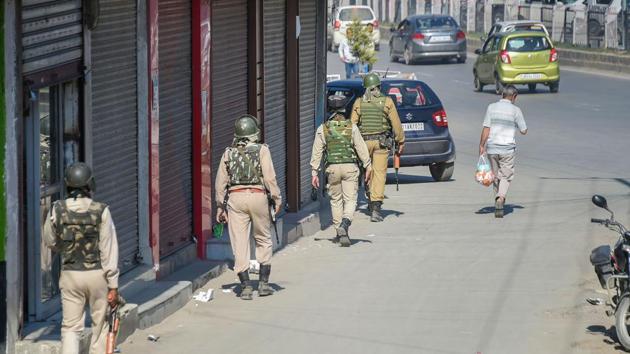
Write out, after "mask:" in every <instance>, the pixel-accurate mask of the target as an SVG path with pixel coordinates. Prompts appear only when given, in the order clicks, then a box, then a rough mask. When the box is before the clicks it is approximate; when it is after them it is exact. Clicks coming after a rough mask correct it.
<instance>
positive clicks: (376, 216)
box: [370, 202, 383, 222]
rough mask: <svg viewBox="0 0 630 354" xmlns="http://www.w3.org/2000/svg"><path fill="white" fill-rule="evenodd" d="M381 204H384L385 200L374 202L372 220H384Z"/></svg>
mask: <svg viewBox="0 0 630 354" xmlns="http://www.w3.org/2000/svg"><path fill="white" fill-rule="evenodd" d="M381 205H383V202H372V217H371V218H370V221H372V222H381V221H383V215H382V214H381Z"/></svg>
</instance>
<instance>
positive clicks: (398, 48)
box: [394, 20, 409, 54]
mask: <svg viewBox="0 0 630 354" xmlns="http://www.w3.org/2000/svg"><path fill="white" fill-rule="evenodd" d="M407 27H409V26H408V21H407V20H404V21H402V22H401V23H400V25H398V29H397V31H396V32H395V33H394V34H395V37H394V51H395V52H396V54H402V53H403V51H404V50H405V34H406V31H407Z"/></svg>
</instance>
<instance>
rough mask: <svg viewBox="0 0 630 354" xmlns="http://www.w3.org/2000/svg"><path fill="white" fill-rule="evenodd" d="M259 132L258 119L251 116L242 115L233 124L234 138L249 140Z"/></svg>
mask: <svg viewBox="0 0 630 354" xmlns="http://www.w3.org/2000/svg"><path fill="white" fill-rule="evenodd" d="M259 132H260V129H259V128H258V119H256V117H254V116H252V115H249V114H244V115H242V116H240V117H238V119H237V120H236V122H235V123H234V137H235V138H249V137H252V136H255V135H257V134H258V133H259Z"/></svg>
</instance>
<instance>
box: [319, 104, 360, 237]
mask: <svg viewBox="0 0 630 354" xmlns="http://www.w3.org/2000/svg"><path fill="white" fill-rule="evenodd" d="M346 103H347V99H346V97H344V96H330V97H328V109H329V111H330V112H331V113H332V114H331V116H330V118H329V120H328V121H327V122H325V123H324V124H322V125H320V126H319V128H317V132H316V133H315V141H314V143H313V153H312V156H311V167H312V184H313V187H315V188H319V170H320V166H321V161H322V155H324V154H325V156H326V157H325V165H326V175H327V176H328V186H327V187H328V188H327V189H328V194H329V195H330V206H331V209H332V217H333V225H334V226H335V230H336V232H337V236H336V237H335V239H334V242H335V243H337V242H338V243H339V245H340V246H342V247H349V246H350V244H351V242H350V235H349V233H348V228H349V227H350V224H351V223H352V218H353V216H354V212H355V210H356V207H357V191H358V188H359V175H360V173H359V167H358V166H357V163H358V162H359V160H360V161H361V163H362V165H363V167H364V168H365V171H366V173H365V179H366V182H367V181H369V179H370V175H371V174H372V166H371V164H372V161H371V159H370V154H369V152H368V148H367V146H366V145H365V141H363V138H362V137H361V133H360V132H359V129H358V128H357V126H356V125H354V124H352V121H350V120H347V119H346V117H345V116H344V114H343V113H344V111H345V109H344V108H345V106H346Z"/></svg>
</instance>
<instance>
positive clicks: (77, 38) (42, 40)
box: [22, 0, 83, 75]
mask: <svg viewBox="0 0 630 354" xmlns="http://www.w3.org/2000/svg"><path fill="white" fill-rule="evenodd" d="M82 57H83V21H82V12H81V0H71V1H47V0H22V73H23V74H24V75H29V74H33V73H36V72H40V71H44V70H47V69H52V68H56V67H59V66H62V65H66V64H70V63H81V59H82Z"/></svg>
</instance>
